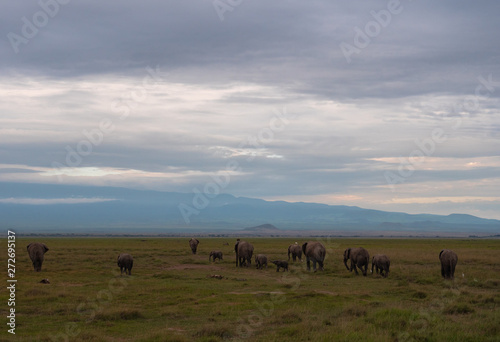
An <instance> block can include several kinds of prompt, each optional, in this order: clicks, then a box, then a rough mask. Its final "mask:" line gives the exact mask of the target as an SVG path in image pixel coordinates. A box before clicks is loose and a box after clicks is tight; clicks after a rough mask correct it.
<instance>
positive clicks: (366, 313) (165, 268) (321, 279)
mask: <svg viewBox="0 0 500 342" xmlns="http://www.w3.org/2000/svg"><path fill="white" fill-rule="evenodd" d="M188 240H189V239H188V238H78V239H77V238H18V239H17V241H16V252H17V256H16V267H17V268H16V279H17V280H18V282H17V285H16V286H17V289H16V323H17V326H16V336H15V339H16V340H17V341H65V340H66V339H65V338H67V340H69V341H237V340H238V341H239V340H247V341H266V342H267V341H333V340H335V341H499V338H498V336H500V316H499V313H498V312H499V303H500V291H499V290H500V263H499V262H498V260H499V259H500V240H482V239H477V240H474V239H468V240H458V239H362V238H359V239H347V238H346V239H328V240H327V239H323V240H322V242H323V243H324V244H325V246H326V248H327V259H326V261H325V270H324V271H323V272H319V271H318V272H316V273H314V272H307V271H306V270H305V262H303V263H300V262H296V263H292V262H291V263H290V267H289V269H290V271H289V272H279V273H277V272H276V268H275V267H271V266H274V265H271V266H270V267H268V268H267V269H263V270H257V269H255V267H254V265H252V267H250V268H236V267H235V259H234V253H233V246H234V241H233V239H230V238H200V242H201V243H200V245H199V246H198V254H197V255H192V254H191V251H190V249H189V245H188ZM246 240H247V241H250V242H251V243H253V245H254V246H255V253H263V254H266V255H267V256H268V259H269V260H275V259H281V260H286V259H287V248H288V245H290V244H291V243H293V242H295V241H296V240H297V239H296V238H290V239H285V238H248V239H246ZM312 240H313V239H312ZM32 241H41V242H44V243H46V244H47V246H48V247H49V249H50V250H49V251H48V252H47V254H46V255H45V261H44V264H43V270H42V272H41V273H36V272H34V271H33V267H32V265H31V261H30V260H29V257H28V254H27V251H26V245H27V244H28V243H30V242H32ZM224 242H229V246H227V245H224ZM300 242H302V240H300V241H299V243H300ZM2 243H3V244H4V245H6V244H7V242H6V239H3V241H2ZM357 246H363V247H365V248H366V249H367V250H368V251H369V252H370V254H371V255H374V254H377V253H383V254H387V255H388V256H389V257H390V258H391V270H390V273H389V277H388V278H386V279H385V278H383V277H381V276H380V275H373V274H369V275H368V276H367V277H363V276H362V275H359V276H356V275H354V274H353V273H350V272H348V271H347V270H346V269H345V266H344V264H343V262H342V253H343V251H344V249H345V248H347V247H357ZM443 248H449V249H453V250H454V251H455V252H457V254H458V256H459V261H458V265H457V269H456V273H455V280H453V281H445V280H443V279H442V278H441V275H440V265H439V260H438V254H439V251H440V250H441V249H443ZM213 249H220V250H222V251H223V253H224V260H222V261H217V262H215V263H214V262H209V261H208V255H209V253H210V251H211V250H213ZM121 252H127V253H130V254H132V255H133V257H134V267H133V269H132V276H125V275H124V276H120V271H119V268H118V266H117V265H116V259H117V256H118V254H119V253H121ZM6 259H7V258H6V252H5V253H2V255H0V260H1V264H2V265H5V268H7V267H6V264H7V260H6ZM4 274H6V272H4ZM212 275H222V276H223V278H222V279H217V278H213V277H211V276H212ZM6 278H7V277H6V276H5V279H6ZM43 278H48V279H49V280H50V282H51V284H49V285H44V284H40V283H39V281H40V280H41V279H43ZM7 295H8V294H7V293H6V291H2V292H1V298H0V303H3V304H2V305H0V314H1V315H2V316H3V317H5V316H6V315H7V314H8V311H7V310H8V306H7V304H6V303H7ZM4 321H5V322H6V319H4ZM3 326H4V328H3V329H2V332H1V333H0V340H1V341H4V340H5V341H7V340H13V339H12V336H11V335H10V334H8V333H7V326H6V325H5V324H4V325H3Z"/></svg>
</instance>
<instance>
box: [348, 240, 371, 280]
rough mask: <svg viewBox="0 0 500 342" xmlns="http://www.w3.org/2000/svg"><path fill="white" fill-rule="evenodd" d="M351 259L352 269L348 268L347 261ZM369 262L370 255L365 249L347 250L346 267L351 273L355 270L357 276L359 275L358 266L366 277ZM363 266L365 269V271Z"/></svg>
mask: <svg viewBox="0 0 500 342" xmlns="http://www.w3.org/2000/svg"><path fill="white" fill-rule="evenodd" d="M349 259H351V268H349V267H347V260H349ZM369 262H370V255H369V254H368V251H367V250H366V249H364V248H363V247H359V248H347V249H346V250H345V251H344V265H345V267H346V268H347V270H349V271H351V272H352V270H353V269H354V271H355V272H356V274H359V273H358V270H357V269H356V266H357V267H359V269H360V270H361V271H362V272H363V275H364V276H365V277H366V271H367V270H368V263H369ZM363 266H364V268H365V269H364V270H363Z"/></svg>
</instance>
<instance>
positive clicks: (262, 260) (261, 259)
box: [255, 254, 267, 270]
mask: <svg viewBox="0 0 500 342" xmlns="http://www.w3.org/2000/svg"><path fill="white" fill-rule="evenodd" d="M255 263H256V264H257V269H259V270H261V269H262V268H263V267H264V265H266V268H267V257H266V256H265V255H264V254H257V255H256V256H255Z"/></svg>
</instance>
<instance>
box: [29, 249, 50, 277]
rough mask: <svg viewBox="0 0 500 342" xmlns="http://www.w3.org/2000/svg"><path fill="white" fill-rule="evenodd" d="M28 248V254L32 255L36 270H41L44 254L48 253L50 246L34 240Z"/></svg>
mask: <svg viewBox="0 0 500 342" xmlns="http://www.w3.org/2000/svg"><path fill="white" fill-rule="evenodd" d="M26 248H27V249H28V254H29V255H30V259H31V262H32V263H33V267H34V269H35V271H36V272H40V271H41V270H42V264H43V258H44V254H45V253H47V251H48V250H49V248H48V247H47V245H45V244H44V243H41V242H32V243H30V244H29V245H28V246H26Z"/></svg>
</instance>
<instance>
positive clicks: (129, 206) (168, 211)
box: [0, 182, 500, 236]
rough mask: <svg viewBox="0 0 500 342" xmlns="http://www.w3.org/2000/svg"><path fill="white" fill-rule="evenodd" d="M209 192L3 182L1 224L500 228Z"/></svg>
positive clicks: (266, 229)
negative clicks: (198, 194) (199, 195)
mask: <svg viewBox="0 0 500 342" xmlns="http://www.w3.org/2000/svg"><path fill="white" fill-rule="evenodd" d="M60 199H64V200H63V201H61V200H60ZM205 199H206V201H205V202H203V201H201V200H202V199H200V198H196V197H195V194H186V193H174V192H161V191H151V190H132V189H126V188H117V187H91V186H73V185H71V186H69V185H62V184H56V185H53V184H26V183H2V182H0V217H1V221H0V226H1V227H2V228H10V229H19V230H20V231H22V232H69V233H71V232H74V231H86V232H109V231H114V232H116V231H119V232H123V233H131V232H135V233H140V232H157V233H158V232H181V233H182V232H186V233H189V232H192V231H202V230H203V231H214V232H216V231H225V232H246V233H262V234H274V233H276V234H277V233H280V234H282V233H284V232H290V231H294V232H297V233H301V232H313V231H314V232H330V233H336V232H337V233H338V232H343V233H345V232H347V233H349V232H381V231H383V232H386V233H387V232H396V233H398V232H405V233H406V234H412V233H421V232H425V233H427V234H435V235H439V234H441V233H444V232H449V233H450V234H461V235H462V236H463V235H464V234H465V235H467V234H471V235H476V234H479V233H481V234H483V233H484V234H498V232H499V231H500V221H499V220H489V219H482V218H479V217H475V216H471V215H465V214H451V215H447V216H443V215H430V214H417V215H412V214H407V213H401V212H386V211H380V210H372V209H363V208H359V207H355V206H343V205H335V206H332V205H326V204H317V203H289V202H284V201H264V200H261V199H254V198H245V197H234V196H232V195H228V194H220V195H218V196H216V197H215V198H211V199H208V198H205ZM186 218H187V220H186ZM188 221H189V222H188ZM262 222H268V223H266V224H262ZM248 227H250V228H248ZM276 227H280V229H278V228H276Z"/></svg>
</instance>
